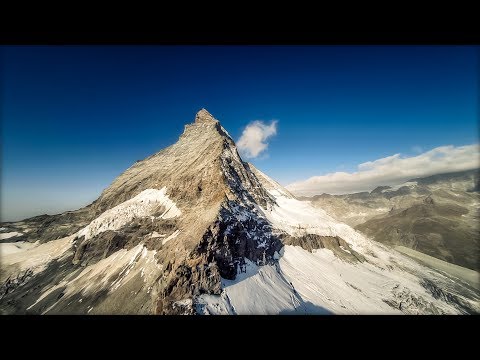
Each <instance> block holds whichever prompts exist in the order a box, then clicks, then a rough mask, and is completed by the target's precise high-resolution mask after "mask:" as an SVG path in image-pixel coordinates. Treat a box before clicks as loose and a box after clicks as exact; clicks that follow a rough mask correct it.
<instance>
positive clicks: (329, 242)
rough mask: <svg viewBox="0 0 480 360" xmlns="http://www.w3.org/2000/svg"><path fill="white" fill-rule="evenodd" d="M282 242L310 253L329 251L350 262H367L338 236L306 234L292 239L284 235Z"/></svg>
mask: <svg viewBox="0 0 480 360" xmlns="http://www.w3.org/2000/svg"><path fill="white" fill-rule="evenodd" d="M282 240H283V243H284V244H285V245H294V246H300V247H302V248H304V249H305V250H308V251H310V252H313V250H315V249H328V250H331V251H332V252H333V253H334V254H335V255H336V256H337V257H339V258H340V259H343V260H346V261H349V262H358V261H359V262H363V261H365V257H364V256H363V255H361V254H359V253H358V252H356V251H354V250H353V249H352V248H351V247H350V245H349V244H348V243H347V242H346V241H345V240H344V239H342V238H341V237H338V236H321V235H316V234H306V235H302V236H296V237H292V236H289V235H283V236H282Z"/></svg>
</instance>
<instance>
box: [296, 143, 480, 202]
mask: <svg viewBox="0 0 480 360" xmlns="http://www.w3.org/2000/svg"><path fill="white" fill-rule="evenodd" d="M479 167H480V145H479V144H473V145H465V146H458V147H455V146H452V145H448V146H440V147H437V148H434V149H432V150H430V151H427V152H424V153H422V154H420V155H417V156H412V157H403V156H402V155H400V154H395V155H392V156H388V157H385V158H382V159H378V160H374V161H368V162H365V163H362V164H359V165H358V171H357V172H353V173H348V172H335V173H330V174H326V175H322V176H314V177H311V178H309V179H307V180H305V181H299V182H296V183H293V184H290V185H288V186H287V189H288V190H290V191H292V192H293V193H295V194H298V195H316V194H322V193H329V194H345V193H353V192H360V191H371V190H373V189H374V188H375V187H377V186H381V185H396V184H400V183H402V182H404V181H407V180H409V179H412V178H416V177H423V176H429V175H434V174H441V173H448V172H454V171H462V170H469V169H475V168H479Z"/></svg>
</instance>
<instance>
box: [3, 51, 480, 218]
mask: <svg viewBox="0 0 480 360" xmlns="http://www.w3.org/2000/svg"><path fill="white" fill-rule="evenodd" d="M0 51H1V56H2V67H1V71H2V76H1V78H2V80H1V85H2V90H1V95H2V108H1V111H2V126H1V138H2V174H1V175H2V183H1V185H2V187H1V190H2V219H3V220H6V219H18V218H21V217H25V216H31V215H35V214H42V213H54V212H57V211H63V210H67V209H74V208H78V207H80V206H83V205H86V204H88V203H89V202H91V201H93V200H94V199H95V198H96V197H97V196H98V195H99V194H100V192H101V191H102V190H103V189H104V188H105V187H107V186H108V185H109V184H110V183H111V181H112V180H113V179H114V178H115V177H116V176H118V175H119V174H120V173H121V172H122V171H124V170H125V169H126V168H128V167H129V166H130V165H131V164H132V163H133V162H134V161H136V160H138V159H142V158H145V157H147V156H149V155H150V154H152V153H154V152H156V151H158V150H160V149H162V148H164V147H166V146H168V145H170V144H172V143H174V142H175V141H176V140H177V139H178V136H179V135H180V134H181V132H182V131H183V125H184V124H185V123H189V122H191V121H193V119H194V116H195V113H196V112H197V111H198V110H199V109H200V108H202V107H205V108H206V109H208V110H209V111H210V112H211V113H212V114H213V115H214V116H215V117H216V118H217V119H219V120H220V121H221V122H222V125H223V126H224V127H225V128H226V129H227V130H228V132H229V133H230V134H231V135H232V137H233V138H234V139H235V140H237V139H238V138H239V137H240V136H241V134H242V131H243V129H244V128H245V126H246V125H247V124H249V123H250V122H252V121H255V120H262V121H264V122H266V123H269V122H270V121H271V120H277V121H278V123H277V132H276V135H275V136H272V137H271V138H270V139H269V141H268V143H269V146H268V149H267V151H266V152H263V153H262V154H261V155H260V156H259V157H258V158H257V159H252V160H251V161H252V162H253V163H254V164H255V165H257V166H258V167H259V168H260V169H261V170H263V171H264V172H265V173H267V174H268V175H270V176H271V177H273V178H275V179H276V180H278V181H279V182H281V183H282V184H284V185H286V184H289V183H292V182H296V181H299V180H303V179H306V178H309V177H311V176H318V175H322V174H327V173H331V172H336V171H345V172H351V171H355V170H356V168H357V165H358V164H360V163H364V162H367V161H373V160H376V159H380V158H384V157H387V156H391V155H393V154H397V153H400V154H403V155H404V156H412V155H415V154H416V153H418V152H422V151H427V150H430V149H433V148H435V147H438V146H444V145H453V146H462V145H467V144H475V143H478V119H477V118H478V108H477V99H478V60H479V59H478V47H467V46H350V47H349V46H230V47H227V46H198V47H193V46H119V47H114V46H108V47H107V46H89V47H85V46H57V47H47V46H31V47H26V46H21V47H20V46H19V47H3V48H1V49H0Z"/></svg>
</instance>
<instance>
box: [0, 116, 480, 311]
mask: <svg viewBox="0 0 480 360" xmlns="http://www.w3.org/2000/svg"><path fill="white" fill-rule="evenodd" d="M0 241H1V243H0V250H1V251H2V272H1V274H0V284H1V285H0V310H1V311H2V313H6V314H12V313H13V314H26V313H28V314H252V313H253V314H288V313H297V314H325V313H474V312H478V311H479V308H480V307H479V304H478V300H479V299H480V295H479V292H478V289H476V288H475V287H474V286H471V285H470V284H468V283H465V282H462V281H461V280H460V281H457V282H454V283H453V284H452V281H451V278H450V277H449V275H448V274H444V273H440V272H438V271H434V270H432V269H429V268H427V267H425V266H423V265H420V264H418V263H416V262H415V261H413V260H412V259H410V258H408V257H406V256H404V255H402V254H400V253H398V252H396V251H395V250H393V249H390V248H387V247H385V246H382V245H379V244H376V243H374V242H372V241H371V240H369V239H368V238H366V237H364V236H363V235H362V234H360V233H358V232H357V231H355V230H354V229H353V228H351V227H350V226H348V225H346V224H344V223H341V222H339V221H337V220H335V219H333V218H332V217H330V216H329V215H328V214H327V213H326V212H325V211H323V210H322V209H317V208H315V207H313V206H312V205H310V204H308V203H305V202H302V201H299V200H298V199H296V198H295V196H293V195H292V194H291V193H289V192H288V191H287V190H286V189H284V188H283V187H282V186H281V185H280V184H278V183H277V182H275V181H274V180H272V179H270V178H269V177H268V176H267V175H265V174H263V173H262V172H260V171H259V170H258V169H256V168H255V167H254V166H253V165H251V164H248V163H246V162H244V161H242V159H241V158H240V156H239V154H238V151H237V148H236V145H235V143H234V141H233V140H232V138H231V137H230V136H229V134H228V132H227V131H226V130H225V129H224V128H223V127H222V126H221V124H220V122H219V121H218V120H216V119H215V118H214V117H213V116H212V115H211V114H210V113H209V112H208V111H206V110H205V109H202V110H200V111H199V112H198V113H197V114H196V116H195V120H194V122H193V123H191V124H188V125H186V126H185V129H184V132H183V133H182V135H181V136H180V138H179V140H178V141H177V142H176V143H175V144H173V145H171V146H169V147H167V148H165V149H163V150H161V151H159V152H158V153H156V154H154V155H152V156H150V157H148V158H146V159H144V160H141V161H138V162H136V163H135V164H133V165H132V166H131V167H130V168H128V169H127V170H126V171H125V172H124V173H123V174H121V175H120V176H119V177H118V178H116V179H115V180H114V181H113V183H112V184H111V185H110V186H109V187H108V188H106V189H105V190H104V191H103V192H102V194H101V195H100V196H99V198H98V199H97V200H95V201H94V202H93V203H92V204H90V205H89V206H87V207H85V208H83V209H79V210H77V211H70V212H66V213H63V214H59V215H53V216H50V215H42V216H37V217H34V218H31V219H26V220H23V221H20V222H15V223H3V224H1V229H0ZM426 284H428V286H427V285H426ZM438 294H442V296H439V295H438ZM445 294H447V295H445Z"/></svg>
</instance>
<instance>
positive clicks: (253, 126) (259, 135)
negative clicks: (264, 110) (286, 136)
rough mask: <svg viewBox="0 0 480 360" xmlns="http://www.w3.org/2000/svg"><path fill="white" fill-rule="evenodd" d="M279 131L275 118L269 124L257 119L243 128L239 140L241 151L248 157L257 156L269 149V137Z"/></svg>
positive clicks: (238, 144)
mask: <svg viewBox="0 0 480 360" xmlns="http://www.w3.org/2000/svg"><path fill="white" fill-rule="evenodd" d="M276 133H277V121H276V120H273V121H272V122H271V123H270V124H269V125H267V124H265V123H264V122H262V121H259V120H256V121H253V122H251V123H250V124H248V125H247V126H246V127H245V129H243V132H242V136H240V139H238V141H237V146H238V149H239V150H240V153H241V154H242V155H243V156H245V157H247V158H250V159H251V158H256V157H257V156H258V155H260V154H261V153H262V152H264V151H265V150H267V148H268V143H267V142H266V141H267V140H268V139H269V138H271V137H272V136H273V135H275V134H276Z"/></svg>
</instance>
